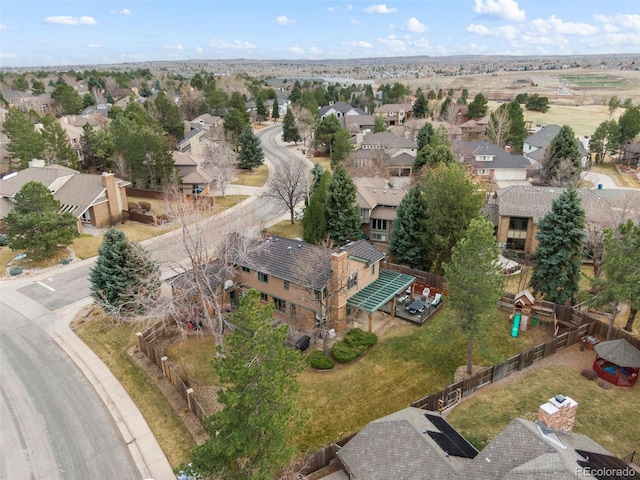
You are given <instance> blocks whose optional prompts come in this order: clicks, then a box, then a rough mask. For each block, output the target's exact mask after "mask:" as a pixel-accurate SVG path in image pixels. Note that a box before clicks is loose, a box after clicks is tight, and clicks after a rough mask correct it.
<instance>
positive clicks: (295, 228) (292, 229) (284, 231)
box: [267, 220, 302, 238]
mask: <svg viewBox="0 0 640 480" xmlns="http://www.w3.org/2000/svg"><path fill="white" fill-rule="evenodd" d="M267 231H268V232H269V233H271V234H272V235H277V236H279V237H285V238H302V221H299V222H297V223H295V224H293V225H291V221H289V220H283V221H282V222H280V223H276V224H275V225H273V226H271V227H269V228H268V229H267Z"/></svg>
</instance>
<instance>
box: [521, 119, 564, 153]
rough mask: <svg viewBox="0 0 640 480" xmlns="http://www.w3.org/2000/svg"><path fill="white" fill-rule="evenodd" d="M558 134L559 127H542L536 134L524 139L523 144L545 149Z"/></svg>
mask: <svg viewBox="0 0 640 480" xmlns="http://www.w3.org/2000/svg"><path fill="white" fill-rule="evenodd" d="M558 132H560V125H547V126H545V127H542V128H541V129H540V130H538V131H537V132H536V133H533V134H531V135H529V136H528V137H527V138H525V139H524V143H528V144H529V145H531V146H532V147H538V148H543V149H544V148H547V147H548V146H549V144H550V143H551V140H553V139H554V138H556V135H558Z"/></svg>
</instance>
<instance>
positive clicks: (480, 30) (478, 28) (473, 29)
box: [467, 23, 491, 35]
mask: <svg viewBox="0 0 640 480" xmlns="http://www.w3.org/2000/svg"><path fill="white" fill-rule="evenodd" d="M467 32H469V33H476V34H478V35H491V30H489V29H488V28H487V27H485V26H484V25H476V24H475V23H472V24H471V25H468V26H467Z"/></svg>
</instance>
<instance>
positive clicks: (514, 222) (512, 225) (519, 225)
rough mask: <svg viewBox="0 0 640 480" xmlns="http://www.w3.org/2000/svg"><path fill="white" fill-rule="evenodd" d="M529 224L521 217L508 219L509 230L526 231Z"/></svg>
mask: <svg viewBox="0 0 640 480" xmlns="http://www.w3.org/2000/svg"><path fill="white" fill-rule="evenodd" d="M528 224H529V219H528V218H523V217H510V218H509V230H521V231H522V230H526V229H527V225H528Z"/></svg>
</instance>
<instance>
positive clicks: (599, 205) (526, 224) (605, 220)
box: [494, 185, 613, 254]
mask: <svg viewBox="0 0 640 480" xmlns="http://www.w3.org/2000/svg"><path fill="white" fill-rule="evenodd" d="M563 191H564V189H563V188H551V187H531V186H522V185H513V186H511V187H506V188H501V189H499V190H498V191H497V192H496V193H495V194H494V200H495V201H496V203H497V210H498V212H497V217H498V225H497V233H496V238H497V240H498V242H499V243H500V244H502V245H504V246H505V247H506V248H508V249H510V250H517V251H521V252H523V253H526V254H531V253H533V252H534V251H535V250H536V247H537V245H538V242H537V241H536V238H535V236H536V225H537V224H538V221H539V220H540V218H542V217H544V216H545V215H546V214H547V213H549V212H550V211H551V206H552V203H553V201H554V200H555V199H556V198H558V197H559V196H560V194H561V193H562V192H563ZM598 192H599V190H589V189H578V193H579V195H580V199H581V206H582V208H583V209H584V211H585V224H587V225H602V226H606V225H609V224H610V223H611V220H612V216H613V211H612V209H611V205H610V204H609V202H608V201H607V200H606V199H605V198H604V197H603V196H601V195H600V194H599V193H598Z"/></svg>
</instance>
